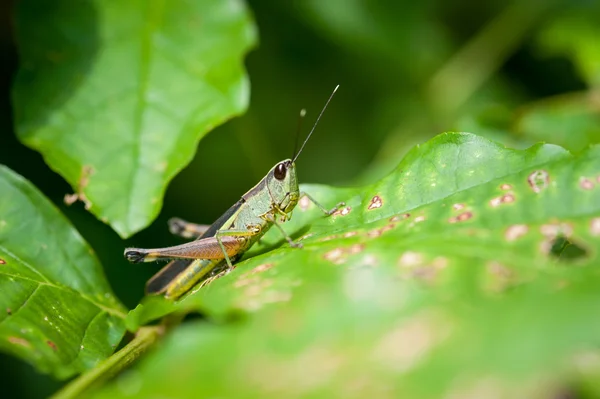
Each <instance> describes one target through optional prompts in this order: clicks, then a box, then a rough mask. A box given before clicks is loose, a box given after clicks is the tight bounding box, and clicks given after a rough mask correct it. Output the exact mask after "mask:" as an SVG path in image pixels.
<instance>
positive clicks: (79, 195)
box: [64, 165, 94, 210]
mask: <svg viewBox="0 0 600 399" xmlns="http://www.w3.org/2000/svg"><path fill="white" fill-rule="evenodd" d="M92 174H94V168H93V167H92V166H90V165H84V166H83V167H82V168H81V174H80V175H79V181H78V183H77V187H76V190H75V192H74V193H73V194H66V195H65V198H64V203H65V204H66V205H72V204H73V203H75V202H76V201H77V200H79V201H81V202H83V204H84V206H85V209H87V210H89V209H90V208H91V207H92V203H91V202H90V200H89V199H88V198H87V197H86V195H85V193H84V192H83V190H85V188H86V187H87V185H88V184H89V182H90V176H91V175H92Z"/></svg>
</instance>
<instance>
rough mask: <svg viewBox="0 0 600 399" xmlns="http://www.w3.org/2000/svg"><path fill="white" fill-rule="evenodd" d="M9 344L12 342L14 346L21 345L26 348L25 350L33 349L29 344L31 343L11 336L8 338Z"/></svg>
mask: <svg viewBox="0 0 600 399" xmlns="http://www.w3.org/2000/svg"><path fill="white" fill-rule="evenodd" d="M8 342H10V343H11V344H13V345H20V346H24V347H25V348H31V344H30V343H29V341H27V340H26V339H23V338H21V337H14V336H10V337H8Z"/></svg>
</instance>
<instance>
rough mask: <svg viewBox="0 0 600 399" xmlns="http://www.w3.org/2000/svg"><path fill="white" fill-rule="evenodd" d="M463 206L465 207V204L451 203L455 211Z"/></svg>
mask: <svg viewBox="0 0 600 399" xmlns="http://www.w3.org/2000/svg"><path fill="white" fill-rule="evenodd" d="M464 207H465V204H454V205H452V209H454V210H455V211H460V210H461V209H463V208H464Z"/></svg>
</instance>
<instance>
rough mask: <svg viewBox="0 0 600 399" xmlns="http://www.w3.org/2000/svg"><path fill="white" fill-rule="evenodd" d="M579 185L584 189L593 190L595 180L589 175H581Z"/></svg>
mask: <svg viewBox="0 0 600 399" xmlns="http://www.w3.org/2000/svg"><path fill="white" fill-rule="evenodd" d="M579 187H581V188H582V189H584V190H591V189H593V188H594V182H593V181H592V180H590V179H588V178H587V177H580V178H579Z"/></svg>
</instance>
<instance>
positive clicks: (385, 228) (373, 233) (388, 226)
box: [367, 223, 396, 238]
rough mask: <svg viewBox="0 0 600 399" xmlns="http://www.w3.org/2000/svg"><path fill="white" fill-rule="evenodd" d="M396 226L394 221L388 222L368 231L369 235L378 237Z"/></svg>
mask: <svg viewBox="0 0 600 399" xmlns="http://www.w3.org/2000/svg"><path fill="white" fill-rule="evenodd" d="M394 227H396V225H395V224H394V223H390V224H386V225H385V226H383V227H381V228H378V229H373V230H370V231H369V232H367V235H368V236H369V237H371V238H376V237H379V236H380V235H382V234H383V233H385V232H386V231H389V230H392V229H393V228H394Z"/></svg>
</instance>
